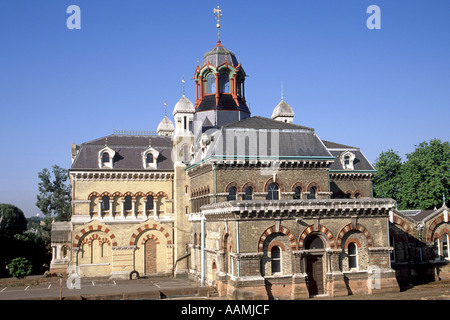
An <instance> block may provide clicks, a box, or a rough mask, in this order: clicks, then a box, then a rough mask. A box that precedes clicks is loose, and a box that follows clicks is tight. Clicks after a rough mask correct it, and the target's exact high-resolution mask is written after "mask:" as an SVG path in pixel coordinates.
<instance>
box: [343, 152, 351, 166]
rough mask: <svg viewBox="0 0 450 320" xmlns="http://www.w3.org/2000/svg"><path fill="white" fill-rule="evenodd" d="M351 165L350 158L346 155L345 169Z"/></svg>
mask: <svg viewBox="0 0 450 320" xmlns="http://www.w3.org/2000/svg"><path fill="white" fill-rule="evenodd" d="M349 165H350V156H349V155H346V156H345V157H344V168H348V166H349Z"/></svg>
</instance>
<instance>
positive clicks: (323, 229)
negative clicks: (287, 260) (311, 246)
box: [298, 224, 335, 250]
mask: <svg viewBox="0 0 450 320" xmlns="http://www.w3.org/2000/svg"><path fill="white" fill-rule="evenodd" d="M312 232H321V233H323V234H325V236H326V237H327V239H328V241H329V244H330V247H331V248H334V247H335V244H334V236H333V234H332V233H331V231H330V230H328V228H327V227H325V226H323V225H321V224H319V225H318V226H317V227H315V226H314V225H313V224H312V225H310V226H308V227H306V228H305V230H303V232H302V233H301V234H300V237H299V240H298V247H299V249H300V250H303V248H304V242H305V238H306V236H307V235H308V234H310V233H312Z"/></svg>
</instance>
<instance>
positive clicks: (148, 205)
mask: <svg viewBox="0 0 450 320" xmlns="http://www.w3.org/2000/svg"><path fill="white" fill-rule="evenodd" d="M145 210H146V211H150V210H153V196H151V195H150V196H147V202H146V203H145Z"/></svg>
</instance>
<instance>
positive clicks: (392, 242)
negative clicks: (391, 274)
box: [389, 236, 396, 262]
mask: <svg viewBox="0 0 450 320" xmlns="http://www.w3.org/2000/svg"><path fill="white" fill-rule="evenodd" d="M389 244H390V246H391V247H392V248H394V249H393V250H392V251H391V262H395V254H396V252H395V239H394V237H393V236H391V237H390V241H389Z"/></svg>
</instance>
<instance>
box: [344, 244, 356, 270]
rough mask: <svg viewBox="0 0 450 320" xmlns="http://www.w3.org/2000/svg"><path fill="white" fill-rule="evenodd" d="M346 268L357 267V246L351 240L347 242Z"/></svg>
mask: <svg viewBox="0 0 450 320" xmlns="http://www.w3.org/2000/svg"><path fill="white" fill-rule="evenodd" d="M347 250H348V253H347V257H348V268H349V269H355V268H358V255H357V250H358V249H357V247H356V244H355V243H354V242H351V243H349V244H348V248H347Z"/></svg>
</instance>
